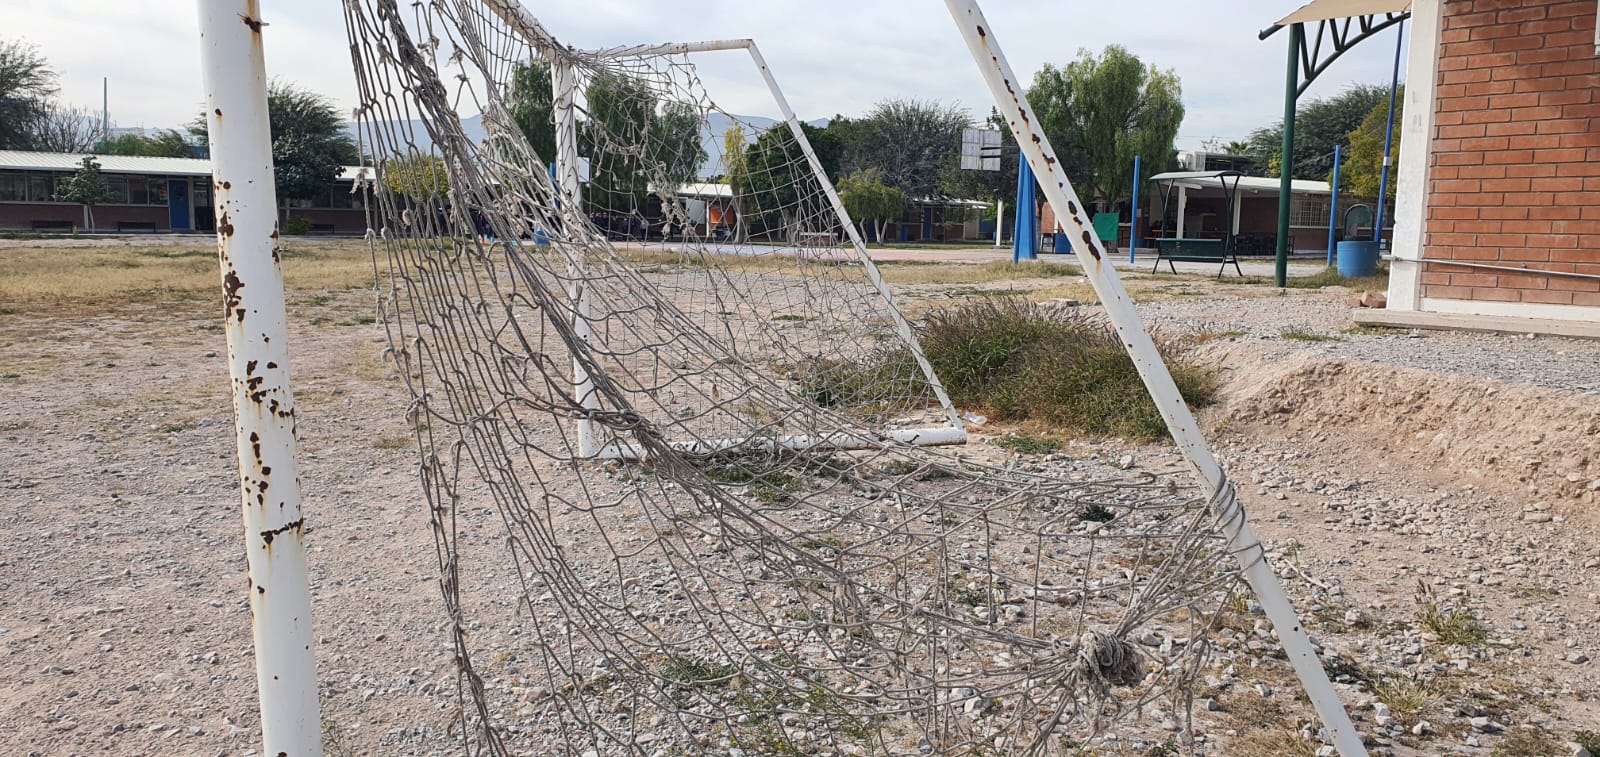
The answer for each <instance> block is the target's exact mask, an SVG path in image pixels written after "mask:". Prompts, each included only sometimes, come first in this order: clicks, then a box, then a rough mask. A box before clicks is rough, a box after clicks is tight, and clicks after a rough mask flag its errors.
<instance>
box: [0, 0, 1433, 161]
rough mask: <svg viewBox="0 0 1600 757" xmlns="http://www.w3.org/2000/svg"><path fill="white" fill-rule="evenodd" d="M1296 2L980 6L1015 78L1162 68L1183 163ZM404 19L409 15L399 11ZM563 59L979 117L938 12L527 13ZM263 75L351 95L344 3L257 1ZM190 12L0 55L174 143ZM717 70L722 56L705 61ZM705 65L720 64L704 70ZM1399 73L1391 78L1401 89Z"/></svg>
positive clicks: (33, 23) (833, 2)
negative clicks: (1059, 70) (1048, 68)
mask: <svg viewBox="0 0 1600 757" xmlns="http://www.w3.org/2000/svg"><path fill="white" fill-rule="evenodd" d="M1303 3H1304V0H1221V1H1220V2H1195V1H1194V0H1120V1H1118V2H1109V1H1107V0H1092V1H1091V0H1047V1H1046V2H1040V0H1028V1H1026V2H1024V1H1023V0H988V2H985V3H984V6H985V7H984V10H985V13H986V14H987V15H988V17H989V20H990V24H991V26H992V27H993V31H994V34H995V35H996V37H997V38H998V40H999V42H1000V43H1001V45H1002V46H1003V48H1004V50H1005V51H1006V54H1007V56H1008V57H1009V58H1010V60H1011V65H1012V67H1013V68H1014V69H1016V71H1017V72H1018V74H1019V75H1020V76H1022V77H1023V78H1025V79H1030V78H1031V77H1032V74H1033V72H1034V71H1036V70H1037V69H1038V68H1039V66H1040V64H1042V63H1044V62H1047V61H1048V62H1051V63H1056V64H1061V63H1063V62H1065V61H1068V60H1070V59H1071V58H1072V57H1074V56H1075V54H1076V52H1077V50H1078V49H1079V48H1090V49H1093V50H1099V49H1100V48H1101V47H1103V46H1104V45H1107V44H1111V43H1116V44H1121V45H1123V46H1125V47H1127V48H1128V49H1130V50H1132V51H1133V52H1134V53H1135V54H1136V55H1138V56H1139V57H1140V58H1142V59H1144V60H1145V61H1146V62H1150V63H1154V64H1156V65H1158V66H1161V67H1164V68H1173V69H1175V70H1176V71H1177V73H1178V76H1179V77H1180V79H1181V80H1182V82H1183V100H1184V105H1185V106H1186V107H1187V116H1186V118H1185V120H1184V124H1183V128H1182V129H1181V131H1180V136H1179V147H1182V148H1194V147H1199V146H1200V142H1201V141H1202V140H1205V139H1211V138H1215V139H1219V140H1222V141H1228V140H1233V139H1243V138H1244V137H1245V135H1246V134H1248V133H1249V131H1250V130H1251V129H1253V128H1256V127H1258V126H1263V125H1267V124H1270V123H1272V122H1274V121H1276V120H1277V119H1278V118H1279V117H1281V115H1282V110H1283V72H1284V63H1285V45H1287V43H1288V39H1287V36H1288V35H1287V34H1283V33H1280V34H1278V35H1276V36H1274V37H1272V38H1271V39H1269V40H1267V41H1265V42H1260V41H1257V39H1256V33H1257V32H1258V31H1259V30H1261V29H1262V28H1264V27H1266V26H1268V25H1270V24H1271V22H1272V21H1274V20H1276V19H1278V18H1281V17H1282V16H1284V15H1287V14H1288V13H1289V12H1290V11H1292V10H1294V9H1295V8H1296V7H1298V6H1300V5H1302V4H1303ZM402 4H406V3H402ZM524 4H525V5H527V6H528V7H529V8H530V9H531V10H532V11H533V13H534V14H535V15H537V16H539V17H540V19H541V20H543V21H544V23H545V25H546V26H547V27H548V28H549V29H550V30H551V31H552V32H554V33H555V34H556V35H557V36H558V37H559V38H560V39H561V40H562V41H563V42H564V43H567V44H572V45H577V46H579V47H585V48H587V47H605V46H610V45H619V44H634V43H639V42H668V41H689V40H700V39H722V38H729V37H753V38H754V39H755V40H756V41H757V42H758V43H759V44H760V45H761V48H762V51H763V53H764V54H765V55H766V58H767V61H768V63H769V64H770V65H771V67H772V69H773V72H774V73H775V74H776V76H777V77H778V80H779V82H780V83H781V84H782V86H783V88H784V90H785V92H786V93H787V94H788V96H789V99H790V101H791V102H792V103H793V105H794V107H795V110H796V111H797V112H798V113H799V114H800V117H801V118H803V119H807V120H809V119H814V118H826V117H828V116H832V115H833V114H835V113H842V114H845V115H856V114H859V113H862V112H864V111H865V110H867V109H868V108H870V107H871V105H872V104H873V103H874V102H875V101H877V100H879V99H883V98H887V97H917V98H935V99H939V100H943V101H946V102H957V103H960V104H961V105H964V106H966V107H968V108H970V109H971V110H972V112H973V114H974V115H975V116H979V117H981V116H983V115H985V114H987V113H988V111H989V108H990V102H989V99H988V93H987V92H986V91H985V90H984V88H983V84H982V82H981V80H980V79H979V78H978V73H977V69H976V68H975V67H974V65H973V63H972V60H971V59H970V57H969V56H968V55H967V52H966V48H965V46H964V45H963V43H962V42H961V39H960V37H959V36H958V34H957V32H956V30H955V27H954V25H953V24H952V23H951V21H950V17H949V14H948V13H947V12H946V11H945V8H944V3H941V2H938V0H804V1H803V2H802V1H800V0H693V2H691V1H690V0H577V1H572V0H568V1H566V2H539V1H538V0H524ZM262 6H263V13H264V15H265V20H266V21H267V22H268V23H269V24H270V26H269V27H268V28H267V30H266V44H267V51H266V52H267V69H268V74H269V75H270V76H274V77H278V78H282V79H286V80H289V81H292V82H295V83H298V84H301V85H303V86H306V87H309V88H311V89H314V90H317V91H319V92H323V93H325V94H327V95H329V96H331V97H332V98H333V99H334V100H335V101H336V102H338V103H339V104H340V106H341V107H348V106H350V105H351V104H352V103H353V99H354V98H353V93H354V90H355V85H354V81H353V79H352V77H351V73H350V59H349V54H348V52H347V43H346V41H345V36H344V26H343V16H342V14H341V11H340V3H339V0H263V2H262ZM196 23H197V22H196V14H195V5H194V0H3V1H0V38H5V39H16V38H18V37H20V38H22V39H24V40H26V41H28V42H30V43H33V44H35V45H37V46H38V48H39V49H40V51H41V52H42V53H44V55H45V56H46V57H47V58H48V59H49V60H50V63H51V65H52V66H54V68H55V69H56V71H57V72H58V73H59V74H60V77H61V96H62V98H64V99H66V100H68V101H70V102H72V103H74V104H81V105H86V106H93V107H95V108H98V107H99V106H100V100H101V97H100V94H101V92H100V90H101V87H100V82H101V77H109V78H110V86H111V95H110V100H111V103H110V108H111V118H112V120H113V121H114V122H115V123H116V124H117V125H119V126H145V127H173V126H178V125H180V124H183V123H186V122H187V121H189V120H190V119H191V118H192V117H193V115H194V114H195V113H196V112H198V110H199V103H200V101H201V100H202V98H203V93H202V90H201V78H200V69H199V66H200V52H199V44H198V33H197V31H196ZM1394 45H1395V33H1394V31H1392V30H1390V31H1386V32H1384V33H1383V34H1382V35H1381V36H1379V37H1377V38H1375V39H1372V40H1369V41H1367V42H1365V43H1363V44H1362V45H1360V46H1358V47H1356V48H1354V49H1353V50H1352V51H1351V52H1350V53H1348V54H1346V55H1345V56H1344V57H1343V58H1342V59H1340V61H1339V62H1338V63H1336V64H1335V65H1334V67H1333V68H1331V69H1330V70H1329V71H1328V73H1326V74H1324V75H1323V77H1322V78H1321V79H1319V80H1318V82H1317V83H1316V85H1315V86H1313V88H1312V90H1311V92H1310V93H1309V94H1310V96H1311V97H1318V96H1326V95H1329V94H1335V93H1337V92H1339V91H1340V90H1342V89H1343V88H1344V87H1346V86H1348V85H1349V84H1351V83H1354V82H1387V81H1388V80H1389V76H1390V73H1391V68H1392V66H1393V61H1394V52H1395V50H1394ZM714 55H715V56H734V55H737V54H736V53H718V54H714ZM706 60H708V61H716V58H715V57H708V58H706ZM734 63H738V64H744V61H742V60H736V59H728V58H724V59H723V60H722V61H720V62H712V63H710V64H709V65H708V66H707V71H706V73H707V78H708V84H709V86H710V87H711V93H712V96H713V97H715V98H717V99H718V100H719V102H720V104H722V105H723V106H724V107H725V108H726V109H727V110H730V111H732V112H736V113H743V114H746V115H768V116H771V115H776V113H775V112H774V108H773V107H772V106H771V104H770V100H769V99H768V98H766V97H765V93H764V90H762V89H761V88H760V86H761V85H760V81H759V79H758V78H756V77H755V75H754V74H753V73H751V72H750V71H749V68H750V67H749V66H748V65H738V66H735V65H733V64H734ZM1404 75H1405V74H1404V71H1403V70H1402V72H1401V78H1402V80H1403V79H1404Z"/></svg>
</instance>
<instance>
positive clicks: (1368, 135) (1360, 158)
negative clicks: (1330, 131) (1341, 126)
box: [1340, 87, 1405, 203]
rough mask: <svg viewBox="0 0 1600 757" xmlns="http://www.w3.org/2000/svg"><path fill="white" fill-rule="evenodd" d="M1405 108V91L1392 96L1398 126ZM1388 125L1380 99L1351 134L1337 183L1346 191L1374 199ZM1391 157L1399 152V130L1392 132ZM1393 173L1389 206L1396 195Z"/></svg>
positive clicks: (1385, 105) (1385, 103)
mask: <svg viewBox="0 0 1600 757" xmlns="http://www.w3.org/2000/svg"><path fill="white" fill-rule="evenodd" d="M1404 105H1405V88H1404V87H1401V88H1400V91H1398V92H1396V93H1395V102H1394V122H1395V124H1396V126H1398V125H1399V123H1400V115H1401V111H1403V110H1404V107H1403V106H1404ZM1388 123H1389V101H1388V100H1381V101H1379V102H1378V104H1377V105H1374V106H1372V110H1370V111H1367V117H1366V118H1363V119H1361V126H1360V127H1358V128H1357V129H1356V130H1355V131H1352V132H1350V150H1349V151H1348V152H1346V153H1345V161H1344V166H1343V168H1342V169H1341V172H1342V174H1343V175H1342V176H1341V178H1340V181H1341V182H1343V184H1344V186H1345V187H1346V188H1347V189H1348V191H1350V192H1352V193H1354V194H1356V195H1359V196H1361V197H1377V196H1378V185H1379V184H1380V183H1381V181H1380V178H1381V175H1382V171H1383V132H1384V127H1386V126H1387V125H1388ZM1393 152H1394V154H1399V152H1400V129H1398V128H1396V129H1395V130H1394V147H1393ZM1393 174H1394V172H1393V171H1390V176H1389V187H1388V192H1386V194H1387V195H1388V199H1389V201H1390V202H1391V203H1392V202H1393V201H1394V196H1395V185H1396V184H1397V183H1399V182H1397V181H1395V180H1394V179H1395V177H1394V175H1393Z"/></svg>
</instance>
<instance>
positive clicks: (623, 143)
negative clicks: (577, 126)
mask: <svg viewBox="0 0 1600 757" xmlns="http://www.w3.org/2000/svg"><path fill="white" fill-rule="evenodd" d="M585 94H586V96H587V99H588V112H589V120H588V121H587V122H586V123H585V124H584V125H583V129H582V141H583V147H584V148H586V149H584V150H583V152H584V153H585V154H587V155H588V156H589V158H590V163H589V166H590V171H589V172H590V178H589V192H588V197H589V199H590V201H591V202H593V203H595V204H598V205H599V206H600V207H602V208H604V209H605V210H608V211H613V212H620V213H631V212H635V211H638V210H640V209H642V208H643V206H644V201H645V196H646V193H647V192H648V191H649V183H650V177H649V174H648V173H647V172H646V170H645V165H644V154H643V150H641V149H640V148H641V146H642V145H643V144H644V142H645V140H646V139H647V137H648V133H649V129H650V125H651V123H652V122H653V121H654V120H655V110H656V98H655V94H654V93H653V92H651V91H650V88H649V87H648V86H647V85H646V84H645V83H644V82H643V81H641V80H639V79H636V78H633V77H629V76H626V75H623V74H616V73H611V72H606V73H602V74H600V75H599V76H597V77H595V79H594V81H592V82H590V83H589V87H588V90H587V91H586V92H585Z"/></svg>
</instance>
